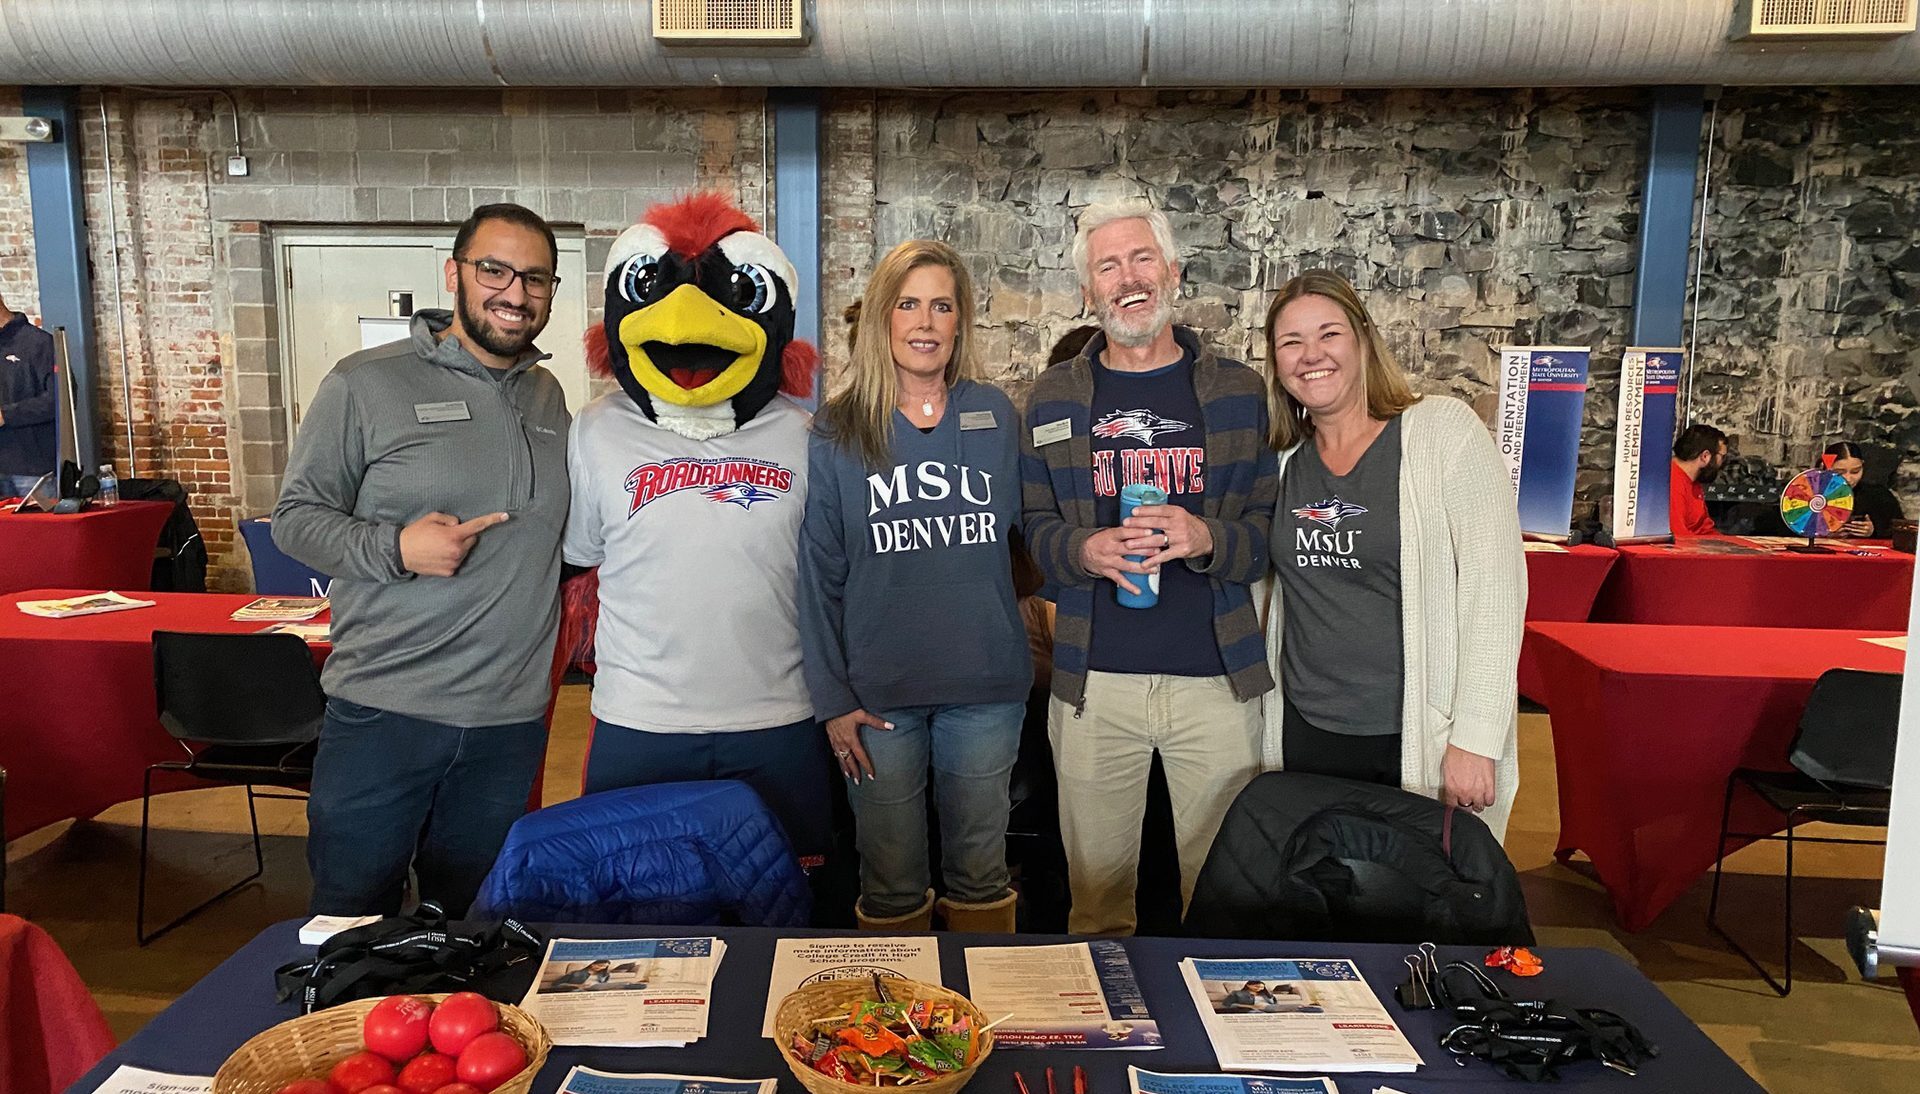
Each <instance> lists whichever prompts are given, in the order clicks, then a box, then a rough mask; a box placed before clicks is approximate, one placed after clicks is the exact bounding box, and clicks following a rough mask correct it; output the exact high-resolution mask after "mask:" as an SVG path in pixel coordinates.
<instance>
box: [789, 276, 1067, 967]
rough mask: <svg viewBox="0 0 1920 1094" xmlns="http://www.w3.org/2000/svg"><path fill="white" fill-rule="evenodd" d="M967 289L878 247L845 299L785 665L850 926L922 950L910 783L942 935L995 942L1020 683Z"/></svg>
mask: <svg viewBox="0 0 1920 1094" xmlns="http://www.w3.org/2000/svg"><path fill="white" fill-rule="evenodd" d="M973 319H974V301H973V283H972V279H971V278H970V277H968V275H967V269H966V266H965V265H964V264H963V263H962V262H961V259H960V256H959V255H958V254H956V253H955V252H954V250H953V248H951V247H948V246H947V245H946V244H944V243H937V242H933V241H930V240H909V241H907V242H905V243H902V244H900V245H899V246H898V247H895V248H894V249H893V250H892V251H891V252H889V253H888V254H887V256H886V257H885V258H883V259H882V260H881V261H880V263H879V265H878V266H876V267H875V268H874V271H873V276H872V277H871V278H870V279H869V280H868V282H867V289H866V292H865V294H864V295H863V296H862V297H861V310H860V315H859V318H858V322H857V326H856V328H855V330H856V333H855V337H854V344H853V352H852V356H851V361H850V363H849V366H848V376H847V378H846V382H845V383H844V385H843V386H842V387H841V388H840V390H839V391H837V392H836V393H835V394H834V395H833V396H831V397H830V398H829V399H828V400H827V402H826V405H825V406H823V407H822V408H821V410H820V414H819V416H818V417H817V418H816V420H815V422H814V435H813V438H812V440H811V442H810V444H809V446H808V450H807V459H808V469H807V475H808V487H807V513H806V519H805V521H804V522H803V523H802V525H801V532H800V604H801V623H800V625H801V645H802V650H803V652H804V655H805V668H806V676H807V687H808V689H809V690H810V691H811V692H812V695H813V705H814V715H815V717H817V718H818V719H819V720H820V721H821V722H822V723H824V724H825V726H826V730H827V736H828V738H829V739H830V740H831V741H832V744H833V752H834V757H835V759H836V761H837V762H838V763H839V765H840V771H841V774H842V775H844V776H845V777H846V779H847V795H848V798H849V800H850V801H851V802H852V804H853V812H854V818H855V822H856V830H857V839H858V842H859V848H860V860H861V866H860V875H861V876H860V889H861V896H860V900H859V903H858V904H857V905H856V908H855V912H856V915H857V918H858V919H859V921H860V924H861V925H862V926H863V927H867V928H870V929H875V930H915V931H918V930H926V929H928V927H929V926H930V924H931V920H932V916H933V912H934V910H935V901H934V898H933V889H932V877H931V870H930V868H929V865H928V862H927V807H926V793H927V784H928V777H927V773H928V770H929V769H931V770H932V772H933V778H932V783H933V789H934V795H935V802H936V805H937V807H938V810H939V816H940V834H941V867H942V872H943V873H944V875H945V882H946V895H945V896H944V897H942V898H941V900H940V901H939V908H940V910H941V911H942V913H943V914H944V917H945V920H946V925H947V927H948V929H950V930H960V931H1012V930H1013V926H1014V895H1013V892H1012V890H1011V889H1010V888H1009V887H1008V874H1007V858H1006V835H1007V813H1008V809H1009V801H1008V791H1007V781H1008V777H1009V775H1010V774H1011V772H1012V770H1013V762H1014V758H1015V756H1016V755H1017V754H1018V752H1019V747H1020V725H1021V722H1022V720H1023V719H1024V717H1025V714H1026V698H1027V690H1028V686H1029V685H1030V684H1031V682H1032V676H1033V670H1032V664H1031V661H1030V659H1029V656H1028V652H1027V637H1026V629H1025V627H1024V626H1023V624H1022V623H1021V620H1020V614H1019V610H1018V608H1017V607H1016V606H1015V595H1014V588H1013V578H1012V571H1011V569H1010V567H1009V565H1008V536H1009V534H1010V533H1011V532H1012V531H1013V530H1014V526H1015V524H1016V522H1017V521H1018V520H1019V518H1020V494H1019V490H1020V473H1019V467H1018V462H1017V461H1018V456H1019V453H1018V443H1019V436H1018V425H1017V423H1016V421H1015V419H1014V416H1013V405H1012V404H1011V403H1010V402H1009V401H1008V400H1007V397H1006V396H1005V395H1003V394H1001V392H1000V391H999V390H998V389H996V388H994V387H992V386H990V385H987V384H983V383H980V382H978V381H977V380H975V379H974V377H975V376H976V375H977V374H978V371H979V370H978V366H977V364H976V362H975V360H974V356H973V335H974V330H973Z"/></svg>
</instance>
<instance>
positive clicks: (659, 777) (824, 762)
mask: <svg viewBox="0 0 1920 1094" xmlns="http://www.w3.org/2000/svg"><path fill="white" fill-rule="evenodd" d="M832 778H833V764H832V762H831V761H829V759H828V748H827V735H826V734H825V733H822V732H821V731H820V727H819V725H818V724H816V723H815V722H814V721H813V720H812V719H808V720H806V721H804V722H794V723H793V724H791V725H784V726H774V727H773V728H771V729H750V730H744V731H741V732H737V733H649V732H646V731H644V730H638V729H628V728H627V727H625V726H619V725H615V724H613V723H612V722H603V721H600V720H598V719H595V720H594V723H593V744H592V746H591V747H590V748H588V749H587V777H586V783H585V785H584V786H583V787H582V788H581V789H582V792H584V793H587V794H597V793H599V792H600V791H602V790H616V789H618V788H620V787H623V786H651V785H653V784H654V783H677V782H695V781H699V780H704V779H739V780H740V781H741V782H743V783H746V784H747V785H748V786H751V787H753V790H754V793H756V794H759V795H760V800H761V801H763V802H766V803H767V811H768V812H770V813H772V814H773V816H774V819H775V820H778V821H779V822H780V827H781V828H783V829H785V830H786V833H787V842H788V843H789V844H791V845H792V846H793V853H794V856H795V857H796V858H798V859H799V860H800V864H801V865H802V866H806V867H813V866H818V865H820V864H821V863H822V862H824V861H825V860H826V854H827V849H828V847H829V846H830V845H831V844H832V842H833V799H832V798H831V796H830V795H829V793H828V788H829V787H831V786H832V785H833V784H832V782H831V780H832Z"/></svg>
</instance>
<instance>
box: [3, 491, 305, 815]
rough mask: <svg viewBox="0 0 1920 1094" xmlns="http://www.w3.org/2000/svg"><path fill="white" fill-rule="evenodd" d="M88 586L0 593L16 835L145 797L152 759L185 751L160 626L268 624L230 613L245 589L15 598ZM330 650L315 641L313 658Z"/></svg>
mask: <svg viewBox="0 0 1920 1094" xmlns="http://www.w3.org/2000/svg"><path fill="white" fill-rule="evenodd" d="M122 508H124V506H122ZM83 591H98V590H97V589H94V590H74V589H36V590H32V591H30V592H23V593H10V594H8V595H5V596H0V665H3V666H5V668H6V674H7V683H8V686H7V696H6V699H5V700H4V701H0V767H4V768H6V769H7V819H6V838H7V839H14V838H15V837H17V836H21V835H25V834H26V833H28V832H31V831H33V830H34V829H36V828H39V827H41V826H42V825H47V824H52V823H53V822H55V821H61V820H68V819H70V818H80V817H91V816H93V815H94V814H95V813H98V812H100V811H101V810H102V809H105V808H107V807H108V806H110V805H117V804H119V803H120V802H123V801H132V800H134V799H137V798H139V797H140V780H141V777H142V776H143V775H144V774H145V773H146V769H147V765H148V764H151V763H157V762H159V761H161V760H178V759H181V758H182V756H183V753H182V752H181V751H180V744H179V742H177V741H175V740H174V739H173V738H172V737H170V736H168V735H167V731H166V730H164V729H162V728H161V727H160V720H159V718H158V716H157V715H156V713H155V699H154V693H153V632H154V631H201V632H208V633H217V634H247V633H250V632H253V631H258V630H261V629H263V628H265V627H266V626H267V624H264V623H259V622H252V621H249V622H244V623H236V622H234V621H233V620H231V619H228V618H227V616H229V615H230V614H232V613H233V610H234V609H235V608H238V607H240V606H241V605H243V604H246V603H248V602H249V601H251V600H252V599H253V597H252V596H250V595H246V594H228V593H148V594H146V595H145V596H144V597H142V599H146V600H152V601H155V604H154V606H153V607H151V608H138V609H135V610H133V611H125V612H110V613H107V614H104V615H85V616H80V617H78V618H75V619H41V618H39V617H37V616H31V615H27V614H26V613H24V612H22V611H20V609H18V608H16V607H15V606H14V605H15V604H16V603H18V602H19V601H22V600H51V599H55V598H58V597H64V596H72V595H75V594H76V593H78V592H83ZM320 618H321V619H325V618H326V616H324V615H323V616H321V617H320ZM331 649H332V647H330V646H327V645H325V644H323V643H316V644H315V645H314V656H315V659H316V660H319V659H324V658H325V657H326V655H327V653H329V652H331ZM204 785H206V784H205V783H201V782H199V781H198V780H194V779H190V778H184V777H175V778H174V779H173V780H172V781H169V780H167V779H165V778H162V777H156V778H155V780H154V787H155V789H156V790H161V789H165V790H181V789H187V788H189V787H193V786H204Z"/></svg>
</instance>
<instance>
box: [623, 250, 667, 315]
mask: <svg viewBox="0 0 1920 1094" xmlns="http://www.w3.org/2000/svg"><path fill="white" fill-rule="evenodd" d="M659 282H660V260H659V259H657V258H655V257H653V256H652V255H634V256H633V257H632V258H629V259H627V264H626V265H625V266H624V267H622V268H621V270H620V295H621V296H623V297H626V300H627V303H629V304H644V303H646V302H647V298H648V297H650V296H652V295H653V290H654V286H656V285H658V284H659Z"/></svg>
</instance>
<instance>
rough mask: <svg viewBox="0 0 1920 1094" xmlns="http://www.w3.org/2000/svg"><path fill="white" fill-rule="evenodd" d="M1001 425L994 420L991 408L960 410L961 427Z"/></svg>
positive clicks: (975, 427)
mask: <svg viewBox="0 0 1920 1094" xmlns="http://www.w3.org/2000/svg"><path fill="white" fill-rule="evenodd" d="M999 425H1000V423H999V422H996V421H994V420H993V411H991V410H963V411H961V412H960V428H961V429H994V428H997V427H998V426H999Z"/></svg>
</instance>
